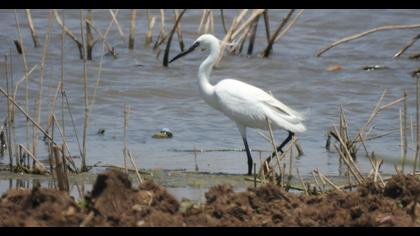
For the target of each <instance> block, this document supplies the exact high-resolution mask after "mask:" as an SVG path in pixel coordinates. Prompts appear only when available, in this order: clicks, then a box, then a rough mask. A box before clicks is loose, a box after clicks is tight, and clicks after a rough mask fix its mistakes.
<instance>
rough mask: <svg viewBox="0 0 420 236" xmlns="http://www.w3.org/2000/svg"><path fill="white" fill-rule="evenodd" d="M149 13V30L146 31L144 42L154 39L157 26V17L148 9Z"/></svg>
mask: <svg viewBox="0 0 420 236" xmlns="http://www.w3.org/2000/svg"><path fill="white" fill-rule="evenodd" d="M146 14H147V32H146V33H145V39H144V44H150V43H151V42H152V41H153V28H154V26H155V22H156V17H155V16H152V15H150V10H149V9H147V10H146Z"/></svg>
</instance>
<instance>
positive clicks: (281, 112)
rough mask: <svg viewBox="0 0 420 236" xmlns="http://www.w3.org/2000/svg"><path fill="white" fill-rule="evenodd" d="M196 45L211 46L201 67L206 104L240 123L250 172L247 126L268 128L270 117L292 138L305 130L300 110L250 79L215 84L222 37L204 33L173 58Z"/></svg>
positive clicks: (182, 54) (203, 95)
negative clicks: (250, 83) (212, 73)
mask: <svg viewBox="0 0 420 236" xmlns="http://www.w3.org/2000/svg"><path fill="white" fill-rule="evenodd" d="M196 47H201V48H204V49H209V50H210V53H209V56H208V57H207V58H206V59H205V60H204V61H203V62H202V63H201V65H200V67H199V70H198V88H199V91H200V95H201V97H202V98H203V100H204V101H205V102H206V103H207V104H209V105H210V106H211V107H213V108H215V109H217V110H219V111H221V112H223V113H224V114H225V115H226V116H227V117H229V118H230V119H231V120H233V121H234V122H235V123H236V125H237V126H238V129H239V131H240V133H241V135H242V138H243V141H244V144H245V148H246V149H247V156H248V174H251V173H250V171H251V168H252V167H251V165H252V158H251V156H250V155H251V154H250V151H249V147H248V143H247V141H246V128H247V127H250V128H258V129H267V121H266V117H267V118H268V119H269V120H270V121H271V122H272V128H273V129H278V128H281V129H285V130H287V131H289V134H290V135H289V137H288V138H290V136H291V135H293V133H295V132H304V131H305V126H304V125H303V123H302V121H303V120H304V119H303V117H302V115H300V114H299V113H298V112H296V111H294V110H292V109H291V108H290V107H288V106H286V105H285V104H283V103H282V102H280V101H279V100H277V99H276V98H274V97H273V96H271V95H270V94H268V93H266V92H265V91H263V90H262V89H260V88H257V87H255V86H252V85H249V84H247V83H244V82H241V81H238V80H234V79H224V80H221V81H220V82H218V83H217V84H216V85H214V86H213V85H212V84H211V83H210V82H209V79H210V74H211V71H212V69H213V66H214V63H215V62H216V60H217V57H218V55H219V52H220V40H218V39H217V38H216V37H214V36H213V35H211V34H204V35H201V36H200V37H199V38H197V40H196V41H195V42H194V44H193V46H192V47H191V48H190V49H188V50H187V51H185V52H183V53H180V54H179V55H177V56H176V57H175V58H173V59H172V60H171V62H172V61H174V60H176V59H178V58H179V57H182V56H184V55H186V54H187V53H189V52H191V51H193V50H194V49H195V48H196ZM283 145H284V144H283ZM280 150H281V147H280ZM250 162H251V163H250Z"/></svg>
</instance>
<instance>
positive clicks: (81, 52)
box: [53, 10, 83, 59]
mask: <svg viewBox="0 0 420 236" xmlns="http://www.w3.org/2000/svg"><path fill="white" fill-rule="evenodd" d="M53 12H54V15H55V19H56V21H57V23H58V24H59V25H60V27H61V29H62V30H64V32H65V33H66V34H67V35H68V36H69V37H70V38H71V39H72V40H73V41H74V42H75V43H76V45H77V48H78V49H79V55H80V59H83V39H82V42H80V40H79V39H78V38H77V37H76V36H75V35H74V34H73V32H71V30H70V29H69V28H67V27H66V26H65V25H64V22H63V21H62V20H61V18H60V16H59V15H58V11H57V10H53ZM63 17H64V16H63ZM82 38H83V35H82Z"/></svg>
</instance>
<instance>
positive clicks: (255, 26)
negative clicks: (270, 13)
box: [247, 11, 265, 55]
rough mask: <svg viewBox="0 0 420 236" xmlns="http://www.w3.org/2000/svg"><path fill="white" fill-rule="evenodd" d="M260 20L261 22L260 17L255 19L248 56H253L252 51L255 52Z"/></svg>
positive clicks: (250, 35) (250, 34)
mask: <svg viewBox="0 0 420 236" xmlns="http://www.w3.org/2000/svg"><path fill="white" fill-rule="evenodd" d="M264 12H265V11H264ZM259 20H260V15H258V16H257V18H256V19H255V21H254V22H253V23H252V26H251V31H250V33H249V44H248V52H247V54H248V55H251V54H252V51H253V50H254V43H255V36H256V35H257V27H258V21H259Z"/></svg>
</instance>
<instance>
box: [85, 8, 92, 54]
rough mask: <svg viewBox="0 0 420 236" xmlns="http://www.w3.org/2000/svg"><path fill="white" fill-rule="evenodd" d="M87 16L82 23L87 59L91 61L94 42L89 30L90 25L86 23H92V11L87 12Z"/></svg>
mask: <svg viewBox="0 0 420 236" xmlns="http://www.w3.org/2000/svg"><path fill="white" fill-rule="evenodd" d="M87 12H88V13H87V15H86V18H85V19H84V21H85V22H86V43H87V59H88V60H92V56H93V55H92V51H93V46H94V45H95V42H94V40H93V35H92V30H91V28H90V25H89V24H88V23H87V21H90V22H92V20H93V15H92V9H88V10H87Z"/></svg>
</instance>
